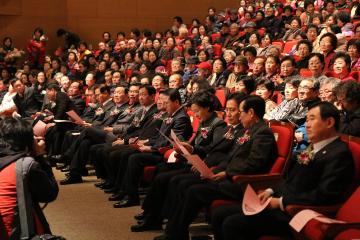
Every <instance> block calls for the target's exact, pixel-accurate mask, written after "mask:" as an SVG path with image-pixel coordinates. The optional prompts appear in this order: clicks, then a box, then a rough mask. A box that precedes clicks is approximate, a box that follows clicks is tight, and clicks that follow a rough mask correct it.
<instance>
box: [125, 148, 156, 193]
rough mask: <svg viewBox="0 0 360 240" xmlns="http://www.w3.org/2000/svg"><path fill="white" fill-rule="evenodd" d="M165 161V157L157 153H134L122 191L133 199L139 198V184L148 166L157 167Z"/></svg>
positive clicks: (130, 159)
mask: <svg viewBox="0 0 360 240" xmlns="http://www.w3.org/2000/svg"><path fill="white" fill-rule="evenodd" d="M162 160H163V155H161V154H160V153H158V152H155V153H134V154H132V155H131V156H130V157H129V160H128V164H127V169H126V172H125V175H124V178H123V182H122V185H121V189H120V191H123V192H126V193H127V194H128V195H129V196H130V197H132V198H139V191H138V187H139V182H140V180H141V177H142V175H143V172H144V168H145V167H146V166H155V165H156V164H158V163H159V162H161V161H162Z"/></svg>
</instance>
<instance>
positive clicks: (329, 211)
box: [285, 204, 341, 216]
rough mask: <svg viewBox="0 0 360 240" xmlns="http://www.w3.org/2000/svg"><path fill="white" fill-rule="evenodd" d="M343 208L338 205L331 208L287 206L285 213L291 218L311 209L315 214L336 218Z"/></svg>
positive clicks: (330, 206)
mask: <svg viewBox="0 0 360 240" xmlns="http://www.w3.org/2000/svg"><path fill="white" fill-rule="evenodd" d="M340 207H341V205H340V204H337V205H329V206H311V205H295V204H294V205H287V206H286V207H285V211H286V212H287V213H288V214H289V215H290V216H295V215H296V214H297V213H298V212H300V211H302V210H305V209H311V210H313V211H315V212H318V213H321V214H324V215H325V216H335V214H336V212H337V211H338V209H339V208H340Z"/></svg>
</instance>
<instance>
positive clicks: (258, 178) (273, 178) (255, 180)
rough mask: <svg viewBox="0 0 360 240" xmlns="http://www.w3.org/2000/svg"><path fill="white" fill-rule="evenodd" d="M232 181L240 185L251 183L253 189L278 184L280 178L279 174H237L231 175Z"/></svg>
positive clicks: (257, 189) (262, 188)
mask: <svg viewBox="0 0 360 240" xmlns="http://www.w3.org/2000/svg"><path fill="white" fill-rule="evenodd" d="M232 180H233V182H236V183H239V184H241V185H244V187H245V184H251V186H252V187H253V188H254V190H256V191H259V190H264V189H266V188H272V187H274V186H275V185H278V184H279V183H280V182H281V181H282V180H283V178H282V175H281V174H257V175H237V176H233V177H232Z"/></svg>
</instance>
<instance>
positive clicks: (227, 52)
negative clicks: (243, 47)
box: [223, 49, 236, 69]
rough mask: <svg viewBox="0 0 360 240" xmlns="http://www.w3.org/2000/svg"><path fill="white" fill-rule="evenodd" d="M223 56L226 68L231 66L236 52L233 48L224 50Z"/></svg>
mask: <svg viewBox="0 0 360 240" xmlns="http://www.w3.org/2000/svg"><path fill="white" fill-rule="evenodd" d="M223 58H224V59H225V61H226V68H231V69H232V68H233V64H234V60H235V58H236V53H235V52H234V51H233V50H229V49H227V50H225V51H224V53H223Z"/></svg>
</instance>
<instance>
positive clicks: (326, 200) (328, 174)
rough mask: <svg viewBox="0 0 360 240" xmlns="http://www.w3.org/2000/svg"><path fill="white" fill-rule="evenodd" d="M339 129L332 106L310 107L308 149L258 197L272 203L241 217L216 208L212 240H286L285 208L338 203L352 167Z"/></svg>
mask: <svg viewBox="0 0 360 240" xmlns="http://www.w3.org/2000/svg"><path fill="white" fill-rule="evenodd" d="M339 123H340V116H339V112H338V110H337V109H336V108H335V107H334V106H333V105H332V104H331V103H328V102H321V103H317V104H315V105H313V106H311V107H310V108H309V111H308V113H307V120H306V131H307V134H308V138H309V140H310V142H311V143H312V144H311V145H310V146H309V147H308V149H306V150H304V151H303V152H302V153H301V154H295V155H294V156H293V158H292V159H291V162H290V166H289V169H288V172H287V174H286V178H285V180H284V182H283V183H281V184H280V185H278V186H276V187H274V188H272V189H266V190H265V191H263V192H262V193H260V194H259V198H260V199H261V201H262V202H265V201H266V200H267V199H268V198H269V197H272V199H271V201H270V204H269V206H268V207H267V209H266V210H264V211H262V212H260V213H259V214H257V215H253V216H245V215H244V214H243V213H242V211H241V208H240V207H239V206H240V205H238V206H227V207H226V206H223V207H219V208H218V209H216V210H215V211H214V213H213V216H212V225H213V227H214V232H215V236H216V239H257V238H258V237H260V236H262V235H264V234H267V235H268V234H270V235H280V236H284V235H285V236H286V235H287V234H289V232H290V229H289V225H288V222H289V220H290V216H288V215H287V214H286V213H285V212H284V208H285V207H286V206H287V205H290V204H300V205H329V204H336V203H339V202H341V201H343V200H344V198H345V197H346V196H345V195H344V194H343V193H344V190H346V189H348V188H349V186H350V184H351V182H352V180H353V176H354V163H353V159H352V155H351V152H350V151H349V149H348V146H347V144H346V143H344V142H342V141H341V140H340V138H339V137H338V130H339ZM300 156H301V157H300Z"/></svg>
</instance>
